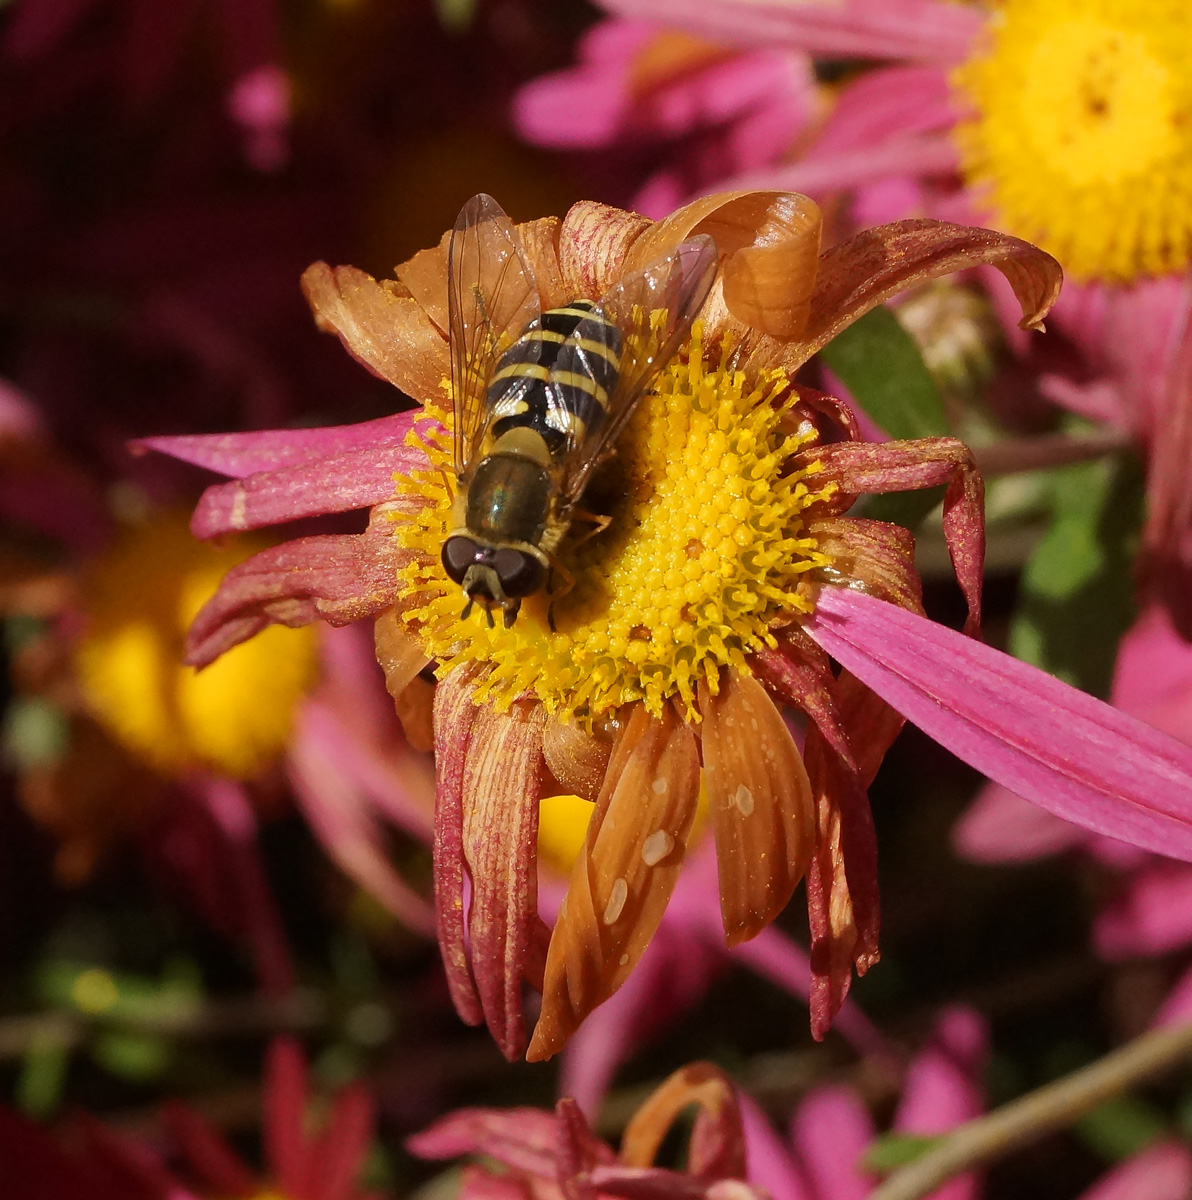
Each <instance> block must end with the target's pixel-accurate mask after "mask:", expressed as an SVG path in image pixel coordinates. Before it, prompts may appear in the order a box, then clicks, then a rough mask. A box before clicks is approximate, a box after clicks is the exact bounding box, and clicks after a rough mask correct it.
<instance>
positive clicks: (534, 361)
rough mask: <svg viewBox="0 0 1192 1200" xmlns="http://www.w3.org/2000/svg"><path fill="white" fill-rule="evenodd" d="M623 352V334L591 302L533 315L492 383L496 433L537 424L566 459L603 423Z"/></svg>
mask: <svg viewBox="0 0 1192 1200" xmlns="http://www.w3.org/2000/svg"><path fill="white" fill-rule="evenodd" d="M620 352H621V331H620V330H619V329H618V328H617V327H616V326H615V325H614V324H613V323H612V322H611V321H609V320H607V319H606V318H605V317H604V315H603V314H602V313H601V312H600V311H599V310H598V309H597V308H596V306H595V305H594V304H593V303H592V302H591V301H590V300H576V301H574V302H572V303H571V304H569V305H566V306H564V307H562V308H552V309H549V310H548V311H546V312H544V313H543V314H542V315H541V316H539V317H536V318H535V319H534V320H533V321H531V322H530V324H529V325H527V326H526V328H525V330H524V331H523V332H522V333H521V335H520V336H519V337H518V339H517V340H516V341H515V342H514V343H513V344H512V345H511V346H510V347H509V349H508V350H506V351H505V353H504V354H503V355H502V356H501V358H500V360H499V361H498V362H497V367H496V370H495V371H494V372H493V376H492V379H491V380H490V382H489V388H488V404H489V411H490V413H491V414H492V417H493V424H492V431H493V433H494V434H495V435H497V436H498V437H500V436H501V435H502V434H504V433H507V432H508V431H510V430H512V429H516V428H519V427H522V428H528V429H533V430H534V431H535V432H536V433H538V434H539V435H540V436H541V437H542V439H543V441H545V443H546V445H547V448H548V450H549V451H550V453H551V455H552V456H553V457H555V458H556V459H561V458H562V457H564V456H565V455H566V454H567V453H568V452H569V451H571V450H572V449H574V448H575V447H576V446H579V445H581V444H582V443H583V441H584V439H585V437H586V436H587V434H588V433H589V432H593V433H594V432H595V431H596V430H598V429H599V427H600V425H601V424H602V423H603V421H604V420H605V416H606V414H607V412H608V405H609V398H610V397H611V396H612V394H613V391H614V389H615V388H616V385H617V376H618V370H619V367H620Z"/></svg>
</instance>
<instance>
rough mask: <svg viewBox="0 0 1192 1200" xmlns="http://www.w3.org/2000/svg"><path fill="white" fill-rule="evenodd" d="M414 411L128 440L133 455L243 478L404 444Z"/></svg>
mask: <svg viewBox="0 0 1192 1200" xmlns="http://www.w3.org/2000/svg"><path fill="white" fill-rule="evenodd" d="M417 415H418V410H417V409H413V410H412V411H410V412H404V413H395V414H394V415H393V416H391V417H379V418H378V419H377V420H375V421H362V422H360V423H359V424H356V425H328V426H325V427H323V428H320V429H264V430H260V431H258V432H253V433H210V434H184V435H182V436H179V437H148V438H139V439H138V440H137V441H135V442H130V443H129V449H130V450H132V452H133V453H134V454H137V453H142V454H143V453H144V452H145V451H146V450H157V451H159V452H160V453H161V454H168V455H170V456H171V457H172V458H178V459H181V460H182V461H183V462H188V463H193V464H194V465H195V466H197V467H206V468H207V469H208V470H210V471H218V472H219V473H220V474H221V475H230V476H232V478H234V479H243V478H244V477H245V476H247V475H253V474H255V473H256V472H258V471H279V470H281V469H282V468H283V467H296V466H301V465H304V464H306V463H313V462H318V461H319V460H320V459H324V458H335V457H336V456H337V455H340V454H348V453H350V452H351V451H354V450H383V449H393V448H399V447H402V446H404V445H405V439H406V435H407V434H408V433H409V432H410V430H411V429H412V428H413V427H414V418H415V417H416V416H417Z"/></svg>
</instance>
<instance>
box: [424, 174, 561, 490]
mask: <svg viewBox="0 0 1192 1200" xmlns="http://www.w3.org/2000/svg"><path fill="white" fill-rule="evenodd" d="M447 310H448V326H449V333H450V337H451V395H452V402H453V405H454V410H455V473H456V475H458V476H459V477H461V478H463V477H464V476H466V474H467V472H468V468H469V467H470V466H471V465H472V463H473V462H474V461H475V459H476V455H477V452H478V450H479V448H480V444H481V442H482V441H483V438H484V430H485V427H486V425H487V420H486V416H487V409H488V381H489V378H490V377H491V375H492V370H493V365H494V363H495V362H496V361H497V359H498V358H499V357H500V355H501V354H502V352H503V351H504V350H505V349H506V347H507V346H508V345H509V344H510V343H511V342H512V341H513V340H514V339H515V338H516V337H517V335H518V334H519V333H520V332H521V331H522V329H523V328H525V326H526V325H527V324H528V323H529V322H530V321H531V320H533V319H534V318H535V317H536V316H538V314H539V312H540V305H539V300H538V286H537V284H536V283H535V281H534V275H533V272H532V271H531V270H530V267H529V264H528V263H527V262H526V257H525V253H524V251H523V249H522V244H521V239H520V238H519V237H518V236H517V231H516V230H515V229H514V228H513V224H512V222H511V221H510V220H509V218H508V217H507V216H506V215H505V212H504V210H503V209H502V208H501V206H500V205H499V204H498V203H497V202H496V201H495V200H494V199H493V198H492V197H491V196H486V195H484V194H483V193H481V194H480V195H478V196H473V197H472V199H471V200H469V201H468V202H467V204H465V205H464V206H463V208H462V209H460V214H459V217H458V218H457V219H456V222H455V228H454V229H453V230H452V232H451V245H450V249H449V251H448V255H447Z"/></svg>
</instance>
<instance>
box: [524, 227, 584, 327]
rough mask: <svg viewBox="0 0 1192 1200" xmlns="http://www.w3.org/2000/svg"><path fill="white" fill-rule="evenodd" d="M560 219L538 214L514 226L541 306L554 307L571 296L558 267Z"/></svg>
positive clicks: (571, 297)
mask: <svg viewBox="0 0 1192 1200" xmlns="http://www.w3.org/2000/svg"><path fill="white" fill-rule="evenodd" d="M562 227H563V222H562V221H560V220H559V218H558V217H539V218H538V220H536V221H525V222H523V223H522V224H521V225H518V226H517V232H518V236H519V237H520V238H521V240H522V246H523V247H524V249H525V252H526V262H528V263H529V264H530V270H531V271H533V272H534V279H535V281H536V282H537V284H538V298H539V299H540V300H541V301H542V307H543V308H557V307H558V306H559V305H560V304H566V303H567V301H568V300H573V299H575V297H574V296H570V295H568V294H567V288H566V285H565V284H564V283H563V273H562V271H561V270H560V268H559V233H560V230H561V229H562Z"/></svg>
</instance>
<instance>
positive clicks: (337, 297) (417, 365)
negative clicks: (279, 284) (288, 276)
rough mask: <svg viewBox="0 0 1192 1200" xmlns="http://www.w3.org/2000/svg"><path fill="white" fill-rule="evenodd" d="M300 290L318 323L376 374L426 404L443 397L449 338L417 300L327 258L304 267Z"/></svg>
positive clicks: (353, 268)
mask: <svg viewBox="0 0 1192 1200" xmlns="http://www.w3.org/2000/svg"><path fill="white" fill-rule="evenodd" d="M302 290H303V291H304V292H305V293H306V298H307V300H308V301H309V302H310V306H311V308H312V309H313V311H314V314H315V322H316V324H317V325H318V326H319V328H320V329H323V330H326V331H328V332H330V333H335V334H338V335H339V339H340V341H341V342H343V344H344V346H345V347H346V348H347V350H348V352H349V353H350V354H351V355H352V357H353V358H355V359H356V360H357V361H358V362H361V363H363V364H364V365H365V366H366V367H367V368H368V369H369V370H370V371H372V372H373V374H374V375H379V376H380V377H381V378H382V379H385V380H388V382H389V383H391V384H393V386H394V387H396V388H399V389H400V390H401V391H403V392H405V393H406V395H408V396H412V397H413V398H414V399H415V400H418V401H421V402H422V403H424V404H425V403H427V402H428V401H435V400H439V399H441V397H442V390H441V389H440V386H439V385H440V382H441V381H442V380H443V379H445V378H446V377H447V376H448V375H449V374H450V363H449V361H448V352H447V341H446V339H445V338H444V337H443V335H442V334H441V333H440V332H439V330H438V329H436V328H435V326H434V325H433V324H432V323H431V320H430V318H429V317H428V316H427V315H426V312H425V310H424V309H423V307H422V305H421V304H419V303H418V301H417V300H414V299H412V298H409V297H405V296H401V295H400V294H399V290H398V288H397V285H388V286H387V285H385V284H382V283H378V282H377V281H376V280H375V279H373V277H372V276H371V275H368V274H366V273H365V272H364V271H359V270H357V269H356V268H355V267H329V266H328V265H327V264H326V263H324V262H317V263H314V264H313V265H312V266H309V267H307V268H306V270H305V271H304V272H303V275H302Z"/></svg>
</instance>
